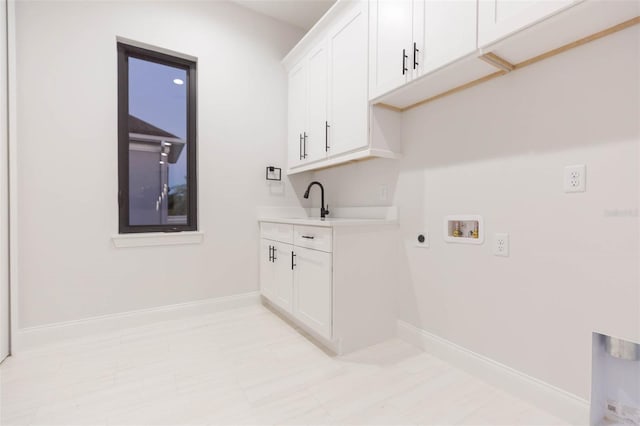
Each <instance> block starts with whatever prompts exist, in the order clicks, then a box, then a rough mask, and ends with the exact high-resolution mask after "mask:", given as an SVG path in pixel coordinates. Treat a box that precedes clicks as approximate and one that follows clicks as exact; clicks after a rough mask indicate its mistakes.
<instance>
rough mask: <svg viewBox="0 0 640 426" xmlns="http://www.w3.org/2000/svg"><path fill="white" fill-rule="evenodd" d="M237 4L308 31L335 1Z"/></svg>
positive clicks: (251, 0)
mask: <svg viewBox="0 0 640 426" xmlns="http://www.w3.org/2000/svg"><path fill="white" fill-rule="evenodd" d="M235 2H236V3H238V4H240V5H242V6H244V7H247V8H249V9H252V10H254V11H256V12H258V13H262V14H263V15H267V16H270V17H272V18H275V19H277V20H279V21H283V22H286V23H288V24H291V25H294V26H296V27H298V28H301V29H303V30H305V31H307V30H309V29H310V28H311V27H312V26H313V24H315V23H316V22H318V19H320V17H321V16H322V15H324V13H325V12H326V11H327V10H328V9H329V8H330V7H331V6H332V5H333V3H335V0H235Z"/></svg>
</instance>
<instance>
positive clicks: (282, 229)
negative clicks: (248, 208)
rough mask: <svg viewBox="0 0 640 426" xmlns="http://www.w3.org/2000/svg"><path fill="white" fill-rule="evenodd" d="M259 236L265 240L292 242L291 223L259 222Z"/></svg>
mask: <svg viewBox="0 0 640 426" xmlns="http://www.w3.org/2000/svg"><path fill="white" fill-rule="evenodd" d="M260 237H261V238H265V239H267V240H273V241H280V242H281V243H287V244H293V225H289V224H286V223H272V222H260Z"/></svg>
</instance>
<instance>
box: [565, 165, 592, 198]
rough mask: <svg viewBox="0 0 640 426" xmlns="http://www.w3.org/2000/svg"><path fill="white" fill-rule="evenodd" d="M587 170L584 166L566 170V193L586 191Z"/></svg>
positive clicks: (566, 168)
mask: <svg viewBox="0 0 640 426" xmlns="http://www.w3.org/2000/svg"><path fill="white" fill-rule="evenodd" d="M586 180H587V168H586V166H585V165H584V164H577V165H575V166H567V167H565V168H564V192H584V191H586Z"/></svg>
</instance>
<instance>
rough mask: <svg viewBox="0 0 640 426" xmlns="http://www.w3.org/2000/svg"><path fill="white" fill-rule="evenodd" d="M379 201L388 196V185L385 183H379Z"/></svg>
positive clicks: (385, 199)
mask: <svg viewBox="0 0 640 426" xmlns="http://www.w3.org/2000/svg"><path fill="white" fill-rule="evenodd" d="M379 190H380V201H387V199H388V198H389V187H388V186H387V185H380V188H379Z"/></svg>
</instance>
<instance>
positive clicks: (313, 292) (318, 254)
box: [293, 247, 333, 339]
mask: <svg viewBox="0 0 640 426" xmlns="http://www.w3.org/2000/svg"><path fill="white" fill-rule="evenodd" d="M294 252H295V265H296V266H295V268H294V270H293V282H294V301H293V315H294V316H295V317H296V318H297V319H298V320H299V321H300V322H302V323H303V324H305V325H306V326H308V327H309V328H311V329H312V330H314V331H316V332H317V333H318V334H320V335H321V336H323V337H325V338H327V339H331V328H332V324H331V317H332V312H333V310H332V269H331V263H332V260H331V253H326V252H323V251H319V250H311V249H305V248H300V247H294Z"/></svg>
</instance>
